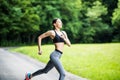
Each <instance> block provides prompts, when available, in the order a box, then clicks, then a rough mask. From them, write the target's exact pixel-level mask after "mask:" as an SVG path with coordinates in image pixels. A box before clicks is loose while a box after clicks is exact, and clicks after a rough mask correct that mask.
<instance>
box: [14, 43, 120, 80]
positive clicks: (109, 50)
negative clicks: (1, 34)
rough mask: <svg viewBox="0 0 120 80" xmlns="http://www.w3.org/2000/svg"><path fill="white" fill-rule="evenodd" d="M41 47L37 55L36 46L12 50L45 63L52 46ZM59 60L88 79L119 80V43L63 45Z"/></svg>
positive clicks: (73, 71) (68, 69)
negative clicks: (40, 51)
mask: <svg viewBox="0 0 120 80" xmlns="http://www.w3.org/2000/svg"><path fill="white" fill-rule="evenodd" d="M42 49H43V54H42V55H37V51H38V49H37V46H24V47H19V48H16V49H14V51H17V52H21V53H24V54H26V55H29V56H31V57H33V58H35V59H38V60H40V61H42V62H45V63H46V62H47V61H48V60H49V55H50V53H51V52H52V51H53V50H54V46H53V45H43V46H42ZM61 61H62V63H63V65H64V67H65V69H66V70H67V71H69V72H71V73H74V74H77V75H79V76H81V77H85V78H88V79H90V80H120V43H109V44H74V45H72V46H71V47H70V48H69V47H66V46H65V49H64V53H63V55H62V58H61Z"/></svg>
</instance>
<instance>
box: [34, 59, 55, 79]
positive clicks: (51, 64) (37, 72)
mask: <svg viewBox="0 0 120 80" xmlns="http://www.w3.org/2000/svg"><path fill="white" fill-rule="evenodd" d="M53 67H54V65H53V63H52V62H51V60H50V61H49V62H48V63H47V65H46V67H45V68H44V69H40V70H38V71H36V72H34V73H33V74H32V77H34V76H37V75H40V74H42V73H47V72H48V71H49V70H51V69H52V68H53Z"/></svg>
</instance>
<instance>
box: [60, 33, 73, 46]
mask: <svg viewBox="0 0 120 80" xmlns="http://www.w3.org/2000/svg"><path fill="white" fill-rule="evenodd" d="M63 34H64V36H61V37H62V38H63V39H64V41H65V43H66V44H67V45H68V46H69V47H70V46H71V42H70V40H69V39H68V36H67V34H66V32H65V31H63Z"/></svg>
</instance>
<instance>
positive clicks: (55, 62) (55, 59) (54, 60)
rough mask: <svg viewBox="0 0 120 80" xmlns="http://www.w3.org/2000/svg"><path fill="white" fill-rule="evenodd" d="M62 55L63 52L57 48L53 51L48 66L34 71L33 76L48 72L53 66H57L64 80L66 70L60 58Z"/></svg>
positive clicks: (60, 79) (60, 78) (61, 79)
mask: <svg viewBox="0 0 120 80" xmlns="http://www.w3.org/2000/svg"><path fill="white" fill-rule="evenodd" d="M61 55H62V54H61V52H60V51H58V50H55V51H54V52H52V53H51V55H50V60H49V62H48V63H47V65H46V67H45V68H43V69H40V70H38V71H36V72H34V73H33V74H32V77H34V76H37V75H40V74H42V73H47V72H48V71H50V70H51V69H52V68H53V67H55V68H56V69H57V71H58V72H59V74H60V77H59V80H64V78H65V71H64V68H63V66H62V64H61V62H60V60H59V59H60V57H61Z"/></svg>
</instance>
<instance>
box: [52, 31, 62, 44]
mask: <svg viewBox="0 0 120 80" xmlns="http://www.w3.org/2000/svg"><path fill="white" fill-rule="evenodd" d="M54 32H55V37H54V39H53V43H59V42H64V40H63V38H61V37H60V36H59V35H58V34H57V32H56V31H55V30H54ZM62 33H63V32H62ZM63 35H64V33H63Z"/></svg>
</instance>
